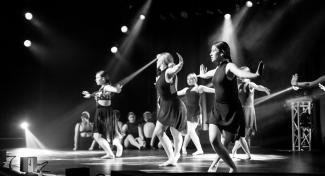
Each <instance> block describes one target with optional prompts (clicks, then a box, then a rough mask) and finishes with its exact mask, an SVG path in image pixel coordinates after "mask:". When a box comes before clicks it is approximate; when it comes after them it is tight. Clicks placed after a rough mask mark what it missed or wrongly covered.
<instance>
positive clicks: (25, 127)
mask: <svg viewBox="0 0 325 176" xmlns="http://www.w3.org/2000/svg"><path fill="white" fill-rule="evenodd" d="M20 128H22V129H24V130H26V129H27V128H28V123H27V122H23V123H21V124H20Z"/></svg>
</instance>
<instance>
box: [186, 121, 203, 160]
mask: <svg viewBox="0 0 325 176" xmlns="http://www.w3.org/2000/svg"><path fill="white" fill-rule="evenodd" d="M187 125H188V130H189V135H190V137H191V139H192V141H193V143H194V145H195V147H196V152H194V153H193V154H192V155H201V154H203V150H202V146H201V143H200V139H199V136H198V135H197V134H196V131H195V130H196V127H197V125H198V123H196V122H189V123H187Z"/></svg>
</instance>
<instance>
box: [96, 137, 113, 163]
mask: <svg viewBox="0 0 325 176" xmlns="http://www.w3.org/2000/svg"><path fill="white" fill-rule="evenodd" d="M94 139H95V140H96V141H97V143H98V144H99V146H101V147H102V148H103V149H104V151H105V152H106V155H105V156H103V157H102V158H103V159H108V158H115V156H114V153H113V151H112V149H111V147H110V146H109V144H108V142H107V140H105V139H104V138H103V137H102V135H101V134H99V133H94Z"/></svg>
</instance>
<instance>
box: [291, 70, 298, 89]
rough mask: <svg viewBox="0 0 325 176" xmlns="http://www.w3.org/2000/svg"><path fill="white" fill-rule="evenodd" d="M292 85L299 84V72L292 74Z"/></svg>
mask: <svg viewBox="0 0 325 176" xmlns="http://www.w3.org/2000/svg"><path fill="white" fill-rule="evenodd" d="M291 85H292V86H297V85H298V74H297V73H296V74H294V75H292V78H291Z"/></svg>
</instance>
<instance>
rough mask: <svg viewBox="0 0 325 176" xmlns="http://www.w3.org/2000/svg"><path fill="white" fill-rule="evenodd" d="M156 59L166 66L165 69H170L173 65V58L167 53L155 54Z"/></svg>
mask: <svg viewBox="0 0 325 176" xmlns="http://www.w3.org/2000/svg"><path fill="white" fill-rule="evenodd" d="M157 58H158V59H162V62H161V63H162V64H164V65H166V66H167V67H172V66H173V65H175V64H174V58H173V56H172V55H171V54H170V53H168V52H163V53H160V54H157Z"/></svg>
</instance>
